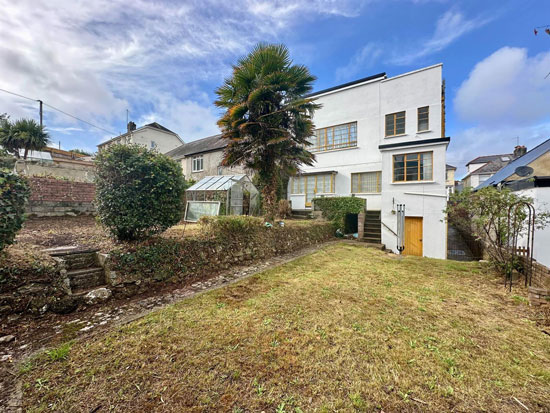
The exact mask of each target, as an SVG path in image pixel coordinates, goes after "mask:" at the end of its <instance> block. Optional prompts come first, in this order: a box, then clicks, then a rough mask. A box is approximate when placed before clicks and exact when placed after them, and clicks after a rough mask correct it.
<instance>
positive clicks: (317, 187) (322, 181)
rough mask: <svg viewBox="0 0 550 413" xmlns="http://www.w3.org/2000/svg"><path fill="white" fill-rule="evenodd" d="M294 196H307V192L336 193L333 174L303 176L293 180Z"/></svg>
mask: <svg viewBox="0 0 550 413" xmlns="http://www.w3.org/2000/svg"><path fill="white" fill-rule="evenodd" d="M290 190H291V193H292V194H305V193H307V192H313V193H319V194H332V193H334V176H333V175H332V174H319V175H302V176H296V177H294V178H292V185H291V188H290Z"/></svg>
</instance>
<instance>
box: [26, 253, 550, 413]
mask: <svg viewBox="0 0 550 413" xmlns="http://www.w3.org/2000/svg"><path fill="white" fill-rule="evenodd" d="M484 271H485V270H483V269H481V267H479V266H478V264H475V263H458V262H452V261H440V260H430V259H422V258H414V257H408V258H404V259H396V258H395V257H394V256H392V255H386V254H384V253H382V252H380V251H378V250H374V249H366V248H364V247H363V246H361V245H351V244H345V243H342V244H337V245H335V246H330V247H327V248H325V249H323V250H321V251H319V252H317V253H315V254H312V255H310V256H307V257H304V258H301V259H298V260H296V261H293V262H291V263H288V264H286V265H283V266H281V267H278V268H275V269H272V270H269V271H265V272H263V273H261V274H258V275H256V276H254V277H251V278H249V279H247V280H243V281H242V282H239V283H237V284H234V285H232V286H229V287H226V288H223V289H220V290H217V291H212V292H209V293H206V294H203V295H200V296H198V297H195V298H193V299H190V300H186V301H183V302H181V303H178V304H177V305H174V306H170V307H168V308H166V309H164V310H162V311H158V312H155V313H152V314H150V315H149V316H147V317H145V318H143V319H140V320H138V321H136V322H133V323H131V324H129V325H127V326H124V327H122V328H120V329H119V330H117V331H114V332H112V333H110V334H107V335H106V336H103V337H96V338H92V339H90V341H88V342H77V343H75V344H74V345H73V346H72V348H70V352H69V353H68V355H66V358H65V359H63V358H61V359H58V360H57V361H55V362H52V361H50V360H48V359H47V358H39V359H38V360H35V361H34V362H33V364H32V368H29V369H27V370H25V371H24V372H23V373H22V378H23V381H24V406H25V408H26V409H27V410H28V411H50V410H54V411H67V412H70V411H93V410H94V409H95V408H96V407H99V409H98V410H97V411H99V412H101V411H111V410H112V411H124V412H125V411H163V412H166V411H174V412H180V411H227V412H256V411H266V412H268V411H269V412H274V411H277V412H302V411H303V412H306V411H317V412H331V411H381V410H384V411H386V412H395V411H407V412H410V411H418V412H425V411H430V412H439V411H450V410H454V411H494V412H517V411H521V410H522V409H523V408H522V407H521V406H520V405H519V403H518V401H519V402H521V403H523V404H524V405H525V406H527V407H528V408H529V409H530V411H548V406H550V369H549V365H550V340H549V338H548V336H546V335H544V334H542V333H541V332H540V331H539V330H538V329H537V327H536V325H535V324H534V322H531V321H530V320H529V316H530V315H531V313H530V311H531V310H530V308H529V307H527V306H525V305H518V303H517V301H518V300H517V299H514V298H513V297H512V296H510V295H508V294H507V293H506V291H505V290H504V288H502V286H501V285H499V284H498V283H497V281H496V280H495V278H494V277H493V275H492V274H486V273H484ZM515 294H517V292H515ZM520 301H521V300H520ZM514 398H515V399H517V400H515V399H514Z"/></svg>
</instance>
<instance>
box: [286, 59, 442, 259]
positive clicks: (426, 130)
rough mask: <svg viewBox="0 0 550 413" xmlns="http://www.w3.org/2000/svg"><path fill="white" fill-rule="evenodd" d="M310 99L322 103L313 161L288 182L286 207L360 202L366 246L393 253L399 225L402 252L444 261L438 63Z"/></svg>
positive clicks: (317, 116) (316, 118) (344, 86)
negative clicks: (342, 199)
mask: <svg viewBox="0 0 550 413" xmlns="http://www.w3.org/2000/svg"><path fill="white" fill-rule="evenodd" d="M310 97H312V98H315V101H316V102H317V103H320V104H322V108H321V109H319V110H317V111H316V112H315V116H314V123H315V125H316V127H317V130H316V131H315V135H314V136H313V137H312V140H311V142H312V145H311V146H310V147H309V150H310V151H312V152H314V153H315V157H316V161H315V164H314V165H313V166H311V167H303V168H302V170H301V172H300V174H299V175H298V176H296V177H293V178H292V179H291V180H290V182H289V187H288V193H289V196H288V198H289V200H290V201H291V203H292V208H293V210H310V209H311V208H312V200H313V199H314V198H316V197H325V196H357V197H361V198H364V199H366V209H367V211H366V219H365V231H366V230H367V226H368V230H369V233H370V234H372V235H371V236H372V237H373V239H369V241H371V242H381V243H382V244H384V245H385V246H386V247H387V248H389V249H391V250H393V251H394V252H396V253H399V250H398V243H399V244H400V243H401V241H402V238H403V236H402V235H398V233H400V234H402V232H400V230H399V229H398V225H399V226H400V228H401V225H400V224H398V222H403V221H404V222H403V225H404V250H403V253H404V254H410V255H420V256H426V257H434V258H446V252H447V231H446V222H445V214H444V212H443V211H444V209H445V208H446V205H447V189H446V151H447V146H448V144H449V142H450V138H449V137H445V115H444V84H443V81H442V65H441V64H437V65H434V66H430V67H425V68H423V69H420V70H416V71H413V72H409V73H404V74H401V75H398V76H395V77H389V78H388V77H387V76H386V74H385V73H380V74H377V75H374V76H370V77H366V78H363V79H359V80H356V81H354V82H350V83H345V84H342V85H339V86H335V87H331V88H329V89H325V90H321V91H318V92H315V93H313V94H311V95H310ZM402 205H404V208H405V214H404V215H405V217H404V220H403V221H400V219H399V217H401V212H400V211H401V208H400V207H401V206H402ZM398 206H399V208H398ZM400 246H403V245H400Z"/></svg>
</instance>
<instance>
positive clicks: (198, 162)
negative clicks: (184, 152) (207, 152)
mask: <svg viewBox="0 0 550 413" xmlns="http://www.w3.org/2000/svg"><path fill="white" fill-rule="evenodd" d="M192 161H193V169H192V171H193V172H200V171H202V170H203V158H202V155H198V156H193V158H192Z"/></svg>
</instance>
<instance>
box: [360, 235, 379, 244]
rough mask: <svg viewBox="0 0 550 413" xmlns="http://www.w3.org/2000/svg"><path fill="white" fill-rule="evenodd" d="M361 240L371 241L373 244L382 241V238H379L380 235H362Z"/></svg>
mask: <svg viewBox="0 0 550 413" xmlns="http://www.w3.org/2000/svg"><path fill="white" fill-rule="evenodd" d="M363 241H365V242H370V243H373V244H381V243H382V238H380V237H363Z"/></svg>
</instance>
